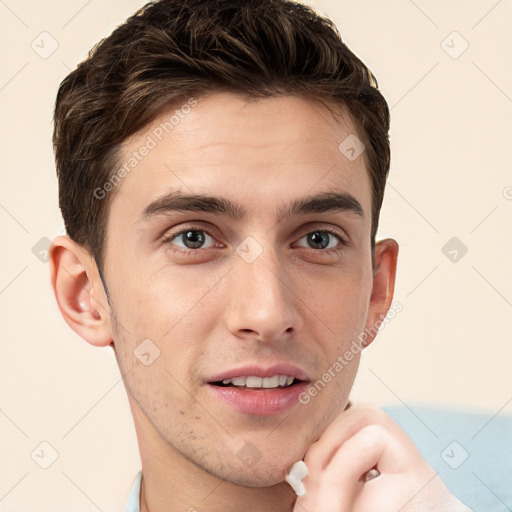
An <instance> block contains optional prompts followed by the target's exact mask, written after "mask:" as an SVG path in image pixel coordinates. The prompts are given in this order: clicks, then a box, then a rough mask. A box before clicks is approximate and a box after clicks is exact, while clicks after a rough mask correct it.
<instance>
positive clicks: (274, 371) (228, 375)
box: [205, 363, 310, 382]
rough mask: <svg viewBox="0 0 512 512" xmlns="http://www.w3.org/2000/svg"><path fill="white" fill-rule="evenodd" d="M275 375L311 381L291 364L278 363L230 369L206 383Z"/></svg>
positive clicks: (209, 378)
mask: <svg viewBox="0 0 512 512" xmlns="http://www.w3.org/2000/svg"><path fill="white" fill-rule="evenodd" d="M274 375H287V376H289V377H294V378H296V379H298V380H303V381H309V380H310V378H309V375H308V374H307V373H306V372H305V371H304V370H302V369H301V368H299V367H298V366H295V365H293V364H290V363H276V364H272V365H270V366H264V365H261V364H245V365H243V366H238V367H236V368H230V369H229V370H225V371H223V372H221V373H217V374H215V375H212V376H210V377H208V378H206V379H205V380H206V382H220V381H223V380H224V379H233V378H235V377H249V376H252V377H261V378H264V377H273V376H274Z"/></svg>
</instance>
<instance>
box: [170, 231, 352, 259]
mask: <svg viewBox="0 0 512 512" xmlns="http://www.w3.org/2000/svg"><path fill="white" fill-rule="evenodd" d="M188 231H197V232H200V233H206V234H207V235H208V236H210V237H211V238H213V239H215V237H214V236H213V235H212V234H211V233H210V232H209V231H208V230H206V229H204V228H200V227H197V226H189V227H186V228H185V229H183V228H182V229H181V230H180V231H178V232H176V233H171V234H169V235H167V236H166V237H164V239H163V240H162V242H163V243H164V244H166V245H168V246H169V248H170V249H171V250H172V251H173V252H175V253H181V254H186V255H195V254H199V253H201V252H202V251H206V250H208V249H214V248H215V247H207V248H206V249H203V248H201V247H199V248H197V249H184V248H181V247H180V248H175V247H173V246H174V245H175V244H173V243H172V242H173V241H174V240H175V239H176V238H178V237H179V236H181V235H184V234H185V233H187V232H188ZM312 233H329V234H330V235H332V236H334V237H335V238H337V239H338V241H339V244H338V245H337V246H336V247H331V248H330V249H312V248H311V247H309V248H308V247H304V246H300V247H302V248H303V249H309V250H310V251H314V252H316V253H324V254H333V253H338V252H341V251H342V250H343V249H345V248H346V247H347V246H348V245H349V243H348V242H347V240H346V239H345V238H343V237H342V236H341V235H340V234H339V233H338V232H337V231H335V230H334V229H330V228H324V229H313V230H312V231H308V232H307V233H305V234H303V235H302V236H301V237H300V238H299V240H300V239H302V238H304V237H305V236H307V235H310V234H312ZM194 253H195V254H194Z"/></svg>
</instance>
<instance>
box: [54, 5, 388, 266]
mask: <svg viewBox="0 0 512 512" xmlns="http://www.w3.org/2000/svg"><path fill="white" fill-rule="evenodd" d="M216 91H230V92H234V93H237V94H242V95H244V96H248V97H268V96H275V95H282V94H289V95H296V96H300V97H305V98H311V99H317V100H320V101H323V102H327V103H335V104H340V105H344V106H345V107H347V108H348V110H349V112H350V114H351V116H352V118H353V121H354V123H355V126H356V130H357V132H358V136H359V138H360V139H361V140H362V141H363V143H364V144H365V146H366V151H365V158H366V162H367V167H368V172H369V177H370V182H371V186H372V236H371V246H372V249H373V247H374V244H375V234H376V231H377V226H378V220H379V212H380V208H381V205H382V199H383V195H384V187H385V183H386V177H387V174H388V171H389V165H390V147H389V136H388V131H389V109H388V106H387V103H386V101H385V99H384V98H383V96H382V94H381V93H380V92H379V90H378V88H377V81H376V79H375V77H374V76H373V74H372V73H371V71H370V70H369V69H368V68H367V67H366V66H365V65H364V64H363V63H362V62H361V60H359V59H358V58H357V57H356V56H355V55H354V54H353V53H352V52H351V51H350V50H349V49H348V48H347V46H346V45H345V44H344V43H343V42H342V40H341V37H340V34H339V32H338V30H337V29H336V27H335V25H334V24H333V23H332V22H331V21H330V20H328V19H326V18H324V17H321V16H319V15H318V14H316V13H315V12H314V11H313V10H312V9H310V8H309V7H306V6H304V5H301V4H298V3H295V2H292V1H290V0H158V1H154V2H150V3H149V4H147V5H146V6H144V7H143V8H141V9H140V10H139V11H137V12H136V13H135V14H134V15H133V16H131V17H130V18H128V19H127V20H126V22H125V23H123V24H122V25H120V26H119V27H118V28H117V29H116V30H114V32H113V33H112V34H111V35H110V36H109V37H107V38H105V39H103V40H102V41H100V43H98V44H97V45H96V46H95V47H94V48H93V49H92V50H91V52H90V53H89V56H88V58H87V59H86V60H84V61H83V62H81V63H80V64H79V65H78V67H77V69H76V70H74V71H73V72H71V73H70V74H69V75H68V76H67V77H66V78H65V79H64V80H63V81H62V83H61V84H60V88H59V91H58V94H57V99H56V104H55V113H54V121H55V128H54V134H53V144H54V150H55V160H56V166H57V175H58V180H59V205H60V208H61V211H62V216H63V219H64V222H65V226H66V230H67V233H68V235H69V236H70V237H71V238H72V239H73V240H74V241H75V242H77V243H79V244H80V245H82V246H83V247H85V248H86V249H87V250H88V251H89V252H90V253H91V254H92V255H93V256H94V258H95V260H96V263H97V265H98V268H99V269H100V272H101V268H102V265H103V262H104V256H105V255H104V245H105V241H106V226H107V220H108V212H109V205H110V203H111V201H112V195H113V194H108V196H107V197H105V199H102V200H99V199H97V197H95V194H94V191H95V190H97V189H98V187H102V186H103V185H104V184H105V182H107V181H108V180H109V177H110V176H111V174H112V173H113V172H114V170H115V168H116V165H118V162H117V160H118V157H119V149H120V145H121V143H122V142H123V141H124V140H125V139H127V138H128V137H129V136H130V135H132V134H134V133H135V132H137V131H139V130H140V129H141V128H143V127H144V126H145V125H147V124H148V123H149V122H150V121H151V120H152V119H154V118H155V117H156V115H158V114H159V113H160V112H161V111H162V108H163V107H164V106H170V104H172V103H176V102H178V101H183V100H186V99H187V98H190V97H191V96H192V95H194V96H195V97H200V96H201V95H205V94H209V93H214V92H216Z"/></svg>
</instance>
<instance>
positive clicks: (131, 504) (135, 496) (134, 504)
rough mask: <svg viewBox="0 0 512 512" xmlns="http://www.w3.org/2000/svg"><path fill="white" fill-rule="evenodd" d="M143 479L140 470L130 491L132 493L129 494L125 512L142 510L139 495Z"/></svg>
mask: <svg viewBox="0 0 512 512" xmlns="http://www.w3.org/2000/svg"><path fill="white" fill-rule="evenodd" d="M141 480H142V471H139V472H138V473H137V476H136V477H135V482H133V486H132V490H131V491H130V495H129V496H128V501H127V502H126V507H125V509H124V512H140V508H139V497H140V482H141Z"/></svg>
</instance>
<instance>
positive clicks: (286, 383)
mask: <svg viewBox="0 0 512 512" xmlns="http://www.w3.org/2000/svg"><path fill="white" fill-rule="evenodd" d="M300 382H304V381H302V380H300V379H296V378H295V377H292V376H291V375H274V376H272V377H256V376H254V375H249V376H248V377H243V376H242V377H233V378H231V379H223V380H222V381H217V382H212V383H211V384H213V385H214V386H220V387H235V388H240V389H242V388H243V389H254V390H257V389H286V388H289V387H291V386H295V385H297V384H298V383H300Z"/></svg>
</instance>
